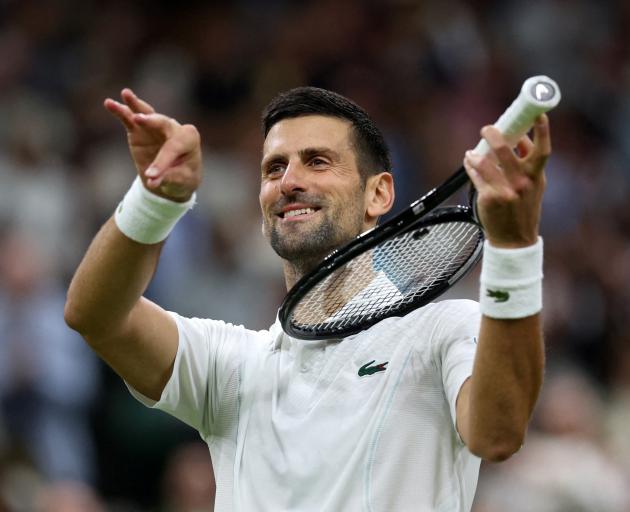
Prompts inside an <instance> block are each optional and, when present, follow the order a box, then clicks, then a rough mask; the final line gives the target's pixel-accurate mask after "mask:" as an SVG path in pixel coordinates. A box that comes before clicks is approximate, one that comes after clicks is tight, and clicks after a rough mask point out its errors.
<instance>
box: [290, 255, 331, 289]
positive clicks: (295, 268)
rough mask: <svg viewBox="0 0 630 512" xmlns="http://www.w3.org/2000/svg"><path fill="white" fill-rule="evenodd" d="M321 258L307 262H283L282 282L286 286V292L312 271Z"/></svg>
mask: <svg viewBox="0 0 630 512" xmlns="http://www.w3.org/2000/svg"><path fill="white" fill-rule="evenodd" d="M321 260H322V258H313V259H312V260H309V261H304V260H302V261H299V262H295V261H288V260H283V267H284V282H285V283H286V286H287V291H288V290H290V289H291V288H293V285H295V283H297V282H298V281H299V280H300V279H301V278H302V276H304V275H306V274H308V273H309V272H310V271H311V270H313V269H314V268H315V267H316V266H317V265H318V264H319V262H320V261H321Z"/></svg>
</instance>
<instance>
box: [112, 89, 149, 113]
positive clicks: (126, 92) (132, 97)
mask: <svg viewBox="0 0 630 512" xmlns="http://www.w3.org/2000/svg"><path fill="white" fill-rule="evenodd" d="M120 96H121V98H122V99H123V101H124V102H125V103H126V104H127V106H128V107H129V108H130V109H131V110H132V111H133V112H135V113H136V114H153V113H154V112H155V109H154V108H153V107H152V106H151V105H149V104H148V103H147V102H146V101H144V100H142V99H140V98H139V97H138V96H136V94H135V93H134V92H133V91H132V90H131V89H129V88H125V89H123V90H122V91H121V93H120Z"/></svg>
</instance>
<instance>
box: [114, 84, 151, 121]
mask: <svg viewBox="0 0 630 512" xmlns="http://www.w3.org/2000/svg"><path fill="white" fill-rule="evenodd" d="M120 97H121V98H122V100H123V101H124V103H120V102H119V101H116V100H113V99H111V98H107V99H106V100H105V101H104V102H103V106H104V107H105V108H106V109H107V110H108V111H109V112H110V113H111V114H113V115H114V116H116V117H117V118H118V119H119V120H120V121H121V122H122V123H123V125H124V126H125V128H126V129H127V131H131V130H133V128H134V127H135V122H134V117H133V116H134V114H153V113H155V109H154V108H153V107H152V106H151V105H149V104H148V103H147V102H146V101H144V100H142V99H140V98H138V96H136V94H135V93H134V92H133V91H132V90H131V89H128V88H125V89H123V90H122V91H121V92H120Z"/></svg>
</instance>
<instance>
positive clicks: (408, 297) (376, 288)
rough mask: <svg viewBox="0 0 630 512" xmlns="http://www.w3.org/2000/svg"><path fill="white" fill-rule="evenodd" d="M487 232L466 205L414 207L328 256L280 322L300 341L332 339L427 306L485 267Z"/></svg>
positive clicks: (290, 299) (291, 297)
mask: <svg viewBox="0 0 630 512" xmlns="http://www.w3.org/2000/svg"><path fill="white" fill-rule="evenodd" d="M483 240H484V236H483V231H482V229H481V226H480V225H479V224H478V223H477V221H476V220H475V218H474V217H473V215H472V209H471V208H470V207H468V206H449V207H440V208H436V209H435V210H433V211H432V212H430V213H428V214H425V215H417V214H415V213H414V212H413V211H412V208H409V209H408V210H405V211H404V212H402V213H401V214H399V215H398V216H397V217H395V218H393V219H391V220H390V221H389V222H387V223H385V224H383V225H382V226H379V227H377V228H375V229H373V230H371V231H369V232H367V233H364V234H363V235H361V236H359V237H357V238H356V239H355V240H353V241H352V242H350V243H349V244H348V245H346V246H345V247H343V248H341V249H339V250H337V251H334V252H333V253H331V254H330V255H329V256H328V257H326V258H325V259H324V260H323V261H322V262H321V263H320V264H319V266H318V267H317V268H315V269H314V270H313V271H312V272H310V273H309V274H307V275H305V276H304V277H303V278H302V279H300V280H299V281H298V282H297V283H296V284H295V285H294V286H293V288H291V290H290V291H289V293H288V294H287V296H286V298H285V300H284V302H283V303H282V306H281V307H280V312H279V319H280V322H281V324H282V327H283V329H284V331H285V332H286V333H287V334H288V335H289V336H292V337H294V338H298V339H304V340H312V339H334V338H343V337H346V336H350V335H352V334H356V333H357V332H360V331H362V330H364V329H367V328H369V327H371V326H372V325H374V324H376V323H378V322H380V321H381V320H383V319H385V318H389V317H392V316H402V315H405V314H407V313H409V312H410V311H413V310H414V309H417V308H419V307H422V306H424V305H426V304H427V303H429V302H430V301H432V300H433V299H435V298H436V297H438V296H439V295H441V294H442V293H444V292H445V291H446V290H448V289H449V288H451V287H452V286H453V285H454V284H455V283H457V282H458V281H459V280H460V279H461V278H462V277H464V276H465V275H466V274H467V273H468V271H470V270H471V269H472V268H473V267H474V265H475V264H476V263H477V262H478V261H479V258H480V257H481V253H482V249H483Z"/></svg>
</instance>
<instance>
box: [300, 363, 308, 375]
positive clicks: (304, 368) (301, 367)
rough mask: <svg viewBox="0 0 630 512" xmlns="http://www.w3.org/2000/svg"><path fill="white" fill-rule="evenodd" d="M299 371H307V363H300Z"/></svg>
mask: <svg viewBox="0 0 630 512" xmlns="http://www.w3.org/2000/svg"><path fill="white" fill-rule="evenodd" d="M300 371H301V372H302V373H305V372H307V371H308V365H307V364H305V363H302V364H301V365H300Z"/></svg>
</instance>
